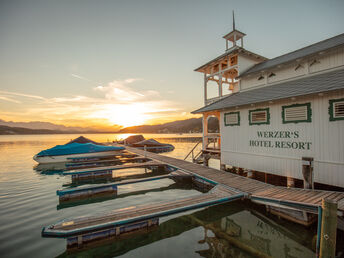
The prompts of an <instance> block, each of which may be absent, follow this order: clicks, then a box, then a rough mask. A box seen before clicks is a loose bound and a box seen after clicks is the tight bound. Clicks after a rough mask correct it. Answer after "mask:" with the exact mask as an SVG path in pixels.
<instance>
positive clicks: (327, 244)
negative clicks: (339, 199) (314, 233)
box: [320, 199, 337, 258]
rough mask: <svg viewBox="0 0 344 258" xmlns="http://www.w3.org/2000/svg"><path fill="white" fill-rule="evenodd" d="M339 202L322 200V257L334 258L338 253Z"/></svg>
mask: <svg viewBox="0 0 344 258" xmlns="http://www.w3.org/2000/svg"><path fill="white" fill-rule="evenodd" d="M336 235H337V203H336V202H334V201H332V200H329V199H323V200H322V221H321V235H320V236H321V237H320V258H325V257H326V258H327V257H328V258H334V257H335V254H336Z"/></svg>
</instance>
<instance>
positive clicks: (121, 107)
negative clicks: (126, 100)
mask: <svg viewBox="0 0 344 258" xmlns="http://www.w3.org/2000/svg"><path fill="white" fill-rule="evenodd" d="M151 112H152V110H151V108H149V107H148V106H146V105H145V104H144V103H130V104H107V105H104V106H102V107H98V110H97V111H95V112H93V113H92V114H91V117H92V118H102V119H105V120H108V121H109V122H110V123H111V124H113V125H120V126H123V127H129V126H135V125H143V124H144V123H145V122H146V121H147V120H150V119H151V118H152V117H151V115H150V114H149V113H151Z"/></svg>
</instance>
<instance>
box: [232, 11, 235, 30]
mask: <svg viewBox="0 0 344 258" xmlns="http://www.w3.org/2000/svg"><path fill="white" fill-rule="evenodd" d="M232 13H233V30H235V17H234V10H233V11H232Z"/></svg>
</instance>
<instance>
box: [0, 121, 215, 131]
mask: <svg viewBox="0 0 344 258" xmlns="http://www.w3.org/2000/svg"><path fill="white" fill-rule="evenodd" d="M1 122H3V123H9V124H15V125H17V124H23V125H24V126H25V127H23V126H8V125H1ZM40 123H42V125H47V124H49V125H48V127H50V126H51V128H62V129H46V128H44V127H45V126H43V128H27V127H26V126H27V125H29V126H33V127H36V126H39V124H40ZM55 126H56V127H55ZM78 129H79V128H78V127H76V128H74V127H66V126H63V125H61V126H60V125H54V124H52V123H45V122H27V123H21V122H5V121H3V120H1V119H0V135H8V134H69V133H70V134H72V133H105V132H106V133H201V132H202V118H191V119H186V120H178V121H174V122H169V123H165V124H159V125H139V126H132V127H126V128H123V129H121V130H119V131H118V130H116V129H114V130H113V131H108V130H106V131H103V130H97V131H96V130H92V129H88V130H87V128H83V130H78ZM209 129H210V131H211V132H218V122H217V119H215V118H212V117H211V118H210V119H209Z"/></svg>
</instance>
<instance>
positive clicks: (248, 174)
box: [247, 170, 254, 178]
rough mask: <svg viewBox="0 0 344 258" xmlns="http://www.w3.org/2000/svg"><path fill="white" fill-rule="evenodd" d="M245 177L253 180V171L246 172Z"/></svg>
mask: <svg viewBox="0 0 344 258" xmlns="http://www.w3.org/2000/svg"><path fill="white" fill-rule="evenodd" d="M247 177H248V178H254V171H253V170H247Z"/></svg>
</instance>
